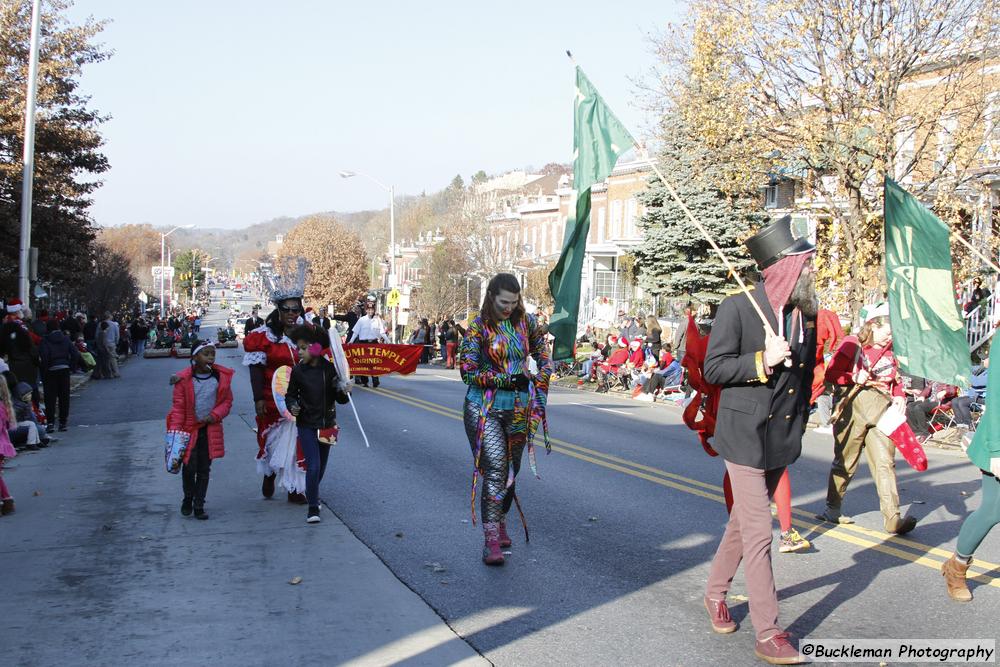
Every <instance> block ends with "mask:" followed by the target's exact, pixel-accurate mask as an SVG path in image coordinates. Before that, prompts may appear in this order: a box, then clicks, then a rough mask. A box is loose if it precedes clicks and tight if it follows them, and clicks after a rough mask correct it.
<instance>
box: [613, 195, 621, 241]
mask: <svg viewBox="0 0 1000 667" xmlns="http://www.w3.org/2000/svg"><path fill="white" fill-rule="evenodd" d="M621 237H622V200H621V199H616V200H614V201H613V202H611V238H613V239H620V238H621Z"/></svg>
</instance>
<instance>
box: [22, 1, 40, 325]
mask: <svg viewBox="0 0 1000 667" xmlns="http://www.w3.org/2000/svg"><path fill="white" fill-rule="evenodd" d="M41 15H42V0H34V2H32V3H31V47H30V48H31V50H30V53H29V55H28V91H27V95H26V97H25V99H26V104H25V110H24V171H23V172H22V176H21V248H20V251H21V252H20V264H19V267H18V276H17V291H18V297H19V298H20V299H21V303H23V304H24V305H25V306H27V305H28V304H29V299H30V298H31V295H30V294H29V293H28V292H29V288H30V283H31V281H30V279H29V276H28V271H29V268H28V265H29V264H30V257H29V255H30V248H31V193H32V189H33V187H34V182H35V98H36V97H37V96H38V33H39V24H40V22H41Z"/></svg>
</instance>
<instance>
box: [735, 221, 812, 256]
mask: <svg viewBox="0 0 1000 667" xmlns="http://www.w3.org/2000/svg"><path fill="white" fill-rule="evenodd" d="M743 243H744V244H745V245H746V247H747V249H748V250H749V251H750V254H751V255H752V256H753V258H754V261H755V262H757V266H759V267H760V268H761V269H766V268H767V267H769V266H771V265H772V264H774V263H775V262H777V261H778V260H779V259H781V258H782V257H788V256H789V255H802V254H805V253H807V252H812V251H814V250H815V249H816V246H814V245H813V244H812V243H810V242H809V239H805V238H796V237H795V235H794V234H792V216H790V215H786V216H784V217H783V218H780V219H778V220H775V221H774V222H772V223H771V224H770V225H768V226H767V227H764V228H763V229H761V230H760V231H759V232H757V233H756V234H754V235H753V236H751V237H750V238H748V239H747V240H746V241H744V242H743Z"/></svg>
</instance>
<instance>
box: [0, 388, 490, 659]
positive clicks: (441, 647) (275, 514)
mask: <svg viewBox="0 0 1000 667" xmlns="http://www.w3.org/2000/svg"><path fill="white" fill-rule="evenodd" d="M130 370H131V369H130ZM100 387H101V383H93V384H89V385H88V387H87V388H86V390H85V391H86V392H88V393H89V392H92V391H99V390H100ZM126 402H127V399H126V400H125V401H122V402H121V405H122V406H123V407H124V406H125V403H126ZM85 422H86V418H85V417H84V416H82V415H80V416H79V423H78V425H74V426H72V427H71V429H70V431H69V432H68V433H64V434H60V435H61V436H64V437H62V439H61V441H60V442H59V443H56V444H54V445H53V446H51V447H49V448H48V449H45V450H41V451H38V452H24V453H22V454H20V455H19V456H18V457H17V458H15V459H14V460H12V461H11V462H10V463H11V470H9V472H7V473H5V478H6V480H7V483H8V484H9V486H10V487H11V491H12V493H13V494H14V497H15V499H16V502H17V512H16V513H15V514H13V515H10V516H6V517H3V518H2V519H0V564H2V568H3V569H2V572H3V579H4V586H3V594H2V595H0V618H3V619H4V628H3V633H2V636H3V643H4V662H5V664H10V665H25V666H27V665H31V666H35V665H39V666H48V665H68V664H72V665H204V664H211V665H213V666H215V667H219V666H222V665H239V666H240V667H243V666H245V665H282V664H294V665H334V664H358V665H382V664H410V665H445V664H468V665H473V664H487V663H486V661H485V660H484V659H483V658H482V657H480V656H479V655H478V654H477V653H476V652H475V651H474V650H473V649H472V648H471V647H470V646H469V645H468V644H467V643H466V642H465V641H464V640H462V639H461V638H459V637H458V636H457V635H456V634H455V633H454V632H453V631H452V630H451V629H450V628H449V627H448V626H447V625H446V624H445V623H444V622H443V621H442V620H441V619H440V617H438V616H437V614H435V613H434V611H433V610H432V609H430V607H428V606H427V605H426V604H425V603H424V602H423V600H422V599H420V598H419V597H418V596H417V595H416V594H415V593H413V592H412V591H411V590H410V589H409V588H407V587H406V586H405V585H404V584H402V583H401V582H400V581H399V580H398V579H396V577H395V576H394V575H393V574H392V572H390V571H389V569H388V568H387V567H386V566H385V565H384V564H383V563H382V562H381V561H380V560H379V559H378V557H377V556H376V555H375V554H374V553H372V552H371V551H370V550H369V549H368V548H367V547H366V546H365V545H364V544H363V543H361V542H360V541H359V540H358V539H357V538H355V537H354V535H353V534H351V532H350V531H349V530H348V529H347V528H346V526H344V525H343V524H342V523H341V522H340V521H339V520H338V519H337V518H336V516H334V514H333V513H332V512H330V511H329V510H328V509H326V508H324V512H323V522H322V523H321V524H319V525H308V524H306V523H305V508H304V507H302V506H299V505H290V504H288V503H287V502H286V501H285V497H284V495H283V494H280V493H276V494H275V499H273V500H264V499H262V498H261V495H260V481H259V478H258V477H257V476H256V474H255V471H254V462H253V453H254V452H255V451H256V442H255V440H254V435H253V433H252V432H251V431H250V430H249V429H248V428H246V427H245V426H244V425H243V424H242V423H241V421H240V419H239V418H238V417H237V418H231V419H229V420H227V422H226V431H227V439H226V440H227V441H226V448H227V455H226V457H225V458H223V459H221V460H218V461H215V462H214V463H213V466H212V467H213V470H212V482H211V485H210V487H209V494H208V499H207V500H208V502H207V503H206V509H207V511H208V512H209V514H210V516H211V518H210V519H209V520H208V521H197V520H194V519H193V518H186V517H183V516H181V514H180V512H179V511H178V510H179V504H180V499H181V481H180V477H179V475H170V474H167V473H166V472H165V471H164V467H163V449H162V445H161V444H160V443H161V441H162V437H163V429H164V424H163V422H162V420H145V421H134V422H125V423H118V424H112V425H104V426H86V424H85ZM299 577H301V582H300V583H296V584H292V583H290V582H292V581H293V580H295V579H296V578H299Z"/></svg>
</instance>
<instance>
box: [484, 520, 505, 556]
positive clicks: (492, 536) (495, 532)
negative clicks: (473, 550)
mask: <svg viewBox="0 0 1000 667" xmlns="http://www.w3.org/2000/svg"><path fill="white" fill-rule="evenodd" d="M483 534H484V535H485V537H486V542H485V543H484V544H483V562H484V563H486V564H487V565H503V552H502V551H500V524H498V523H484V524H483Z"/></svg>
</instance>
